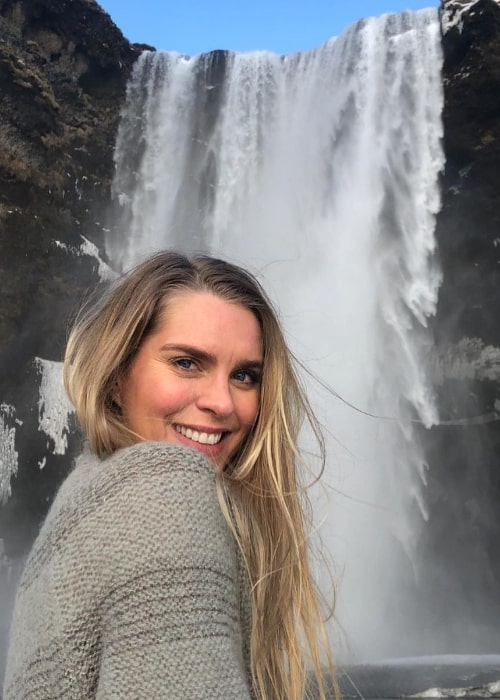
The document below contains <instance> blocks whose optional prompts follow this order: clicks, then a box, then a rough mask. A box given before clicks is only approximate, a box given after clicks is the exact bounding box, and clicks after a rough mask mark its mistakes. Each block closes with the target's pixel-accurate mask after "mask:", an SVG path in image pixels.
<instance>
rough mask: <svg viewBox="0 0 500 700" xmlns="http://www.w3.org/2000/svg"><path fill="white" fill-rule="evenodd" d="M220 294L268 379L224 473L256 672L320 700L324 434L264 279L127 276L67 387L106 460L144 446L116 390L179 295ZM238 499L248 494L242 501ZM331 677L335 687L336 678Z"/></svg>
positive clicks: (273, 690)
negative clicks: (310, 437)
mask: <svg viewBox="0 0 500 700" xmlns="http://www.w3.org/2000/svg"><path fill="white" fill-rule="evenodd" d="M185 290H190V291H200V292H201V291H202V292H210V293H212V294H215V295H216V296H218V297H220V298H222V299H224V300H226V301H229V302H233V303H237V304H240V305H242V306H244V307H245V308H247V309H249V310H250V311H251V312H252V313H253V314H254V315H255V317H256V318H257V320H258V322H259V325H260V328H261V334H262V343H263V355H264V363H263V376H262V384H261V395H260V406H259V413H258V417H257V421H256V424H255V426H254V428H253V430H252V431H251V433H250V434H249V436H248V437H247V439H246V440H245V442H244V443H243V444H242V445H241V446H240V448H239V449H238V450H237V453H236V454H235V455H233V456H232V458H231V464H229V465H227V469H226V470H225V471H224V473H223V476H222V478H223V480H224V481H225V483H226V487H228V488H225V492H228V493H229V494H232V496H231V495H230V496H229V499H230V500H229V503H228V504H227V505H228V507H226V508H223V510H224V513H225V516H226V518H227V520H228V523H229V525H230V527H231V528H232V530H233V532H234V535H235V537H236V539H237V541H238V544H239V546H240V548H241V551H242V553H243V556H244V558H245V561H246V565H247V569H248V573H249V576H250V581H251V586H252V633H251V650H250V651H251V654H250V656H251V669H252V677H253V684H254V688H255V692H256V693H257V696H258V697H259V698H261V699H262V700H271V698H273V699H274V698H277V699H279V700H300V699H301V698H303V697H304V696H305V693H306V686H307V682H308V674H309V669H308V666H312V669H311V670H312V672H313V674H314V675H315V676H316V678H315V684H316V686H317V688H316V692H317V697H319V698H321V699H323V698H326V696H327V685H328V684H330V685H333V689H334V692H335V693H337V688H336V684H335V679H334V673H333V667H332V663H331V658H330V653H329V648H328V642H327V637H326V634H325V629H324V625H323V619H322V611H321V606H320V598H319V594H318V592H317V589H316V586H315V583H314V581H313V577H312V574H311V570H310V564H309V538H308V526H309V524H308V526H307V527H306V518H307V517H308V513H309V510H308V509H309V503H308V499H307V494H306V491H305V488H304V487H303V486H302V485H301V484H300V483H299V479H298V471H299V470H298V466H299V465H300V463H301V462H302V458H301V455H300V452H299V450H298V447H297V441H298V436H299V431H300V430H301V427H302V425H303V423H304V421H306V422H308V423H309V425H310V426H311V428H312V431H313V434H314V435H315V436H316V439H317V442H318V446H319V451H320V453H321V457H322V463H323V462H324V445H323V439H322V435H321V430H320V428H319V426H318V423H317V421H316V419H315V417H314V414H313V412H312V410H311V408H310V406H309V403H308V401H307V398H306V395H305V392H304V390H303V389H302V387H301V384H300V382H299V379H298V377H297V373H296V371H295V369H294V363H293V358H292V356H291V353H290V351H289V349H288V347H287V345H286V342H285V339H284V336H283V332H282V330H281V327H280V324H279V321H278V318H277V314H276V312H275V311H274V309H273V306H272V304H271V302H270V301H269V299H268V297H267V295H266V294H265V292H264V290H263V289H262V287H261V286H260V285H259V283H258V282H257V281H256V279H255V278H254V277H253V276H252V275H251V274H249V273H248V272H247V271H245V270H243V269H242V268H240V267H238V266H236V265H233V264H230V263H228V262H225V261H222V260H218V259H216V258H211V257H207V256H198V257H195V258H193V259H191V260H190V259H188V258H187V257H186V256H184V255H181V254H179V253H175V252H172V251H166V252H162V253H158V254H156V255H154V256H152V257H151V258H149V259H148V260H146V261H145V262H144V263H142V264H140V265H138V266H137V267H136V268H135V269H133V270H132V271H131V272H129V273H128V274H126V275H124V276H123V277H122V278H120V279H119V280H118V281H117V282H116V283H114V284H113V285H112V286H111V288H110V289H109V290H108V292H107V293H105V294H104V295H103V296H101V297H100V298H99V300H98V301H97V302H96V303H94V304H91V305H87V306H86V307H85V308H84V309H83V310H82V311H81V312H80V315H79V317H78V318H77V319H76V323H75V325H74V327H73V330H72V332H71V334H70V337H69V340H68V344H67V349H66V356H65V361H64V381H65V386H66V390H67V392H68V395H69V397H70V399H71V401H72V402H73V404H74V406H75V408H76V411H77V414H78V418H79V421H80V424H81V426H82V428H83V430H84V432H85V433H86V436H87V438H88V440H89V443H90V447H91V449H92V450H93V451H94V452H95V453H96V454H97V455H99V456H100V457H104V456H106V455H108V454H111V453H112V452H114V451H115V450H116V449H118V448H121V447H125V446H127V445H130V444H133V443H134V442H137V436H135V435H133V434H132V433H131V432H130V431H129V430H128V429H127V428H126V427H125V425H124V424H123V422H122V418H121V413H120V409H119V407H118V406H117V404H116V401H115V397H116V387H117V385H118V383H119V382H120V380H121V379H122V378H124V377H125V375H126V373H127V370H128V368H129V366H130V363H131V362H132V360H133V358H134V357H135V355H136V353H137V351H138V350H139V348H140V346H141V344H142V342H143V340H144V339H145V338H146V337H147V336H148V335H149V334H150V333H152V332H153V331H154V330H155V328H156V326H157V324H158V322H159V319H160V317H161V314H162V310H163V309H164V307H165V303H166V302H167V301H168V298H169V296H170V295H171V294H173V293H175V292H178V291H185ZM236 494H237V496H236ZM325 668H326V670H327V671H329V672H328V673H327V674H326V675H327V676H329V681H328V683H327V681H325V673H324V671H325Z"/></svg>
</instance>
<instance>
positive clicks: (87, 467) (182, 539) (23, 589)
mask: <svg viewBox="0 0 500 700" xmlns="http://www.w3.org/2000/svg"><path fill="white" fill-rule="evenodd" d="M249 635H250V611H249V599H248V585H247V580H246V574H245V573H244V568H243V566H242V564H241V558H240V556H239V554H238V551H237V545H236V543H235V541H234V538H233V536H232V534H231V531H230V529H229V528H228V526H227V524H226V522H225V520H224V517H223V515H222V512H221V509H220V506H219V502H218V499H217V495H216V488H215V473H214V469H213V466H212V465H211V464H210V463H209V462H207V461H206V460H205V459H204V458H203V456H202V455H200V454H199V453H197V452H193V451H191V450H188V449H185V448H180V447H177V446H173V445H168V444H166V443H141V444H138V445H135V446H133V447H130V448H127V449H124V450H120V451H118V452H116V453H115V454H114V455H113V456H112V457H110V458H108V459H106V460H105V461H103V462H101V461H99V460H97V459H96V458H90V459H81V460H80V461H79V463H78V464H77V466H76V468H75V470H74V471H73V472H72V473H71V474H70V476H69V477H68V479H67V480H66V481H65V483H64V484H63V486H62V487H61V489H60V491H59V493H58V495H57V497H56V499H55V502H54V504H53V506H52V508H51V510H50V512H49V514H48V516H47V519H46V521H45V523H44V525H43V528H42V530H41V532H40V535H39V537H38V539H37V541H36V542H35V545H34V547H33V549H32V552H31V554H30V557H29V559H28V562H27V565H26V569H25V571H24V574H23V577H22V579H21V583H20V586H19V590H18V594H17V600H16V607H15V611H14V617H13V622H12V628H11V636H10V646H9V654H8V662H7V672H6V677H5V686H4V700H24V699H26V700H27V699H28V698H29V699H30V700H58V699H61V700H63V699H64V700H73V699H74V700H77V699H78V700H84V699H85V698H98V699H99V700H104V699H105V700H118V698H120V699H121V698H123V699H127V700H132V699H134V700H142V699H145V700H146V699H148V700H150V699H151V700H155V699H156V698H168V699H171V700H177V699H178V700H180V699H181V698H182V699H183V700H185V699H188V698H189V699H190V700H195V699H197V698H199V699H201V698H203V699H206V698H217V700H226V699H227V700H229V699H230V698H231V699H232V698H234V699H235V700H236V698H237V699H238V700H245V699H246V698H250V697H252V691H251V687H250V686H251V682H250V678H249V663H248V648H249Z"/></svg>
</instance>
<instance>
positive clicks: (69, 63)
mask: <svg viewBox="0 0 500 700" xmlns="http://www.w3.org/2000/svg"><path fill="white" fill-rule="evenodd" d="M0 36H1V43H0V92H1V94H2V99H1V100H0V275H1V280H2V294H1V298H0V337H1V339H2V342H1V344H0V363H1V366H2V370H3V371H2V372H1V373H0V442H2V447H1V448H0V475H1V476H0V499H1V498H2V497H3V498H5V497H6V496H7V495H8V491H9V483H8V482H9V480H10V478H9V477H10V471H12V469H15V465H16V464H17V463H18V464H19V465H20V467H19V470H18V474H17V478H14V479H12V480H11V483H12V497H11V498H9V500H8V502H7V504H6V505H4V507H3V508H2V509H1V511H0V513H1V514H0V530H1V532H0V537H1V538H3V540H4V545H5V548H6V551H7V553H8V554H12V555H15V554H18V553H20V552H22V551H24V549H25V548H26V546H27V544H28V543H29V541H30V540H31V539H32V537H33V534H34V532H35V531H36V528H37V527H38V523H39V521H40V517H41V516H42V515H43V513H44V512H45V510H46V508H47V504H48V501H49V500H50V499H51V497H52V495H53V491H54V488H55V486H56V483H58V482H59V481H60V479H61V478H62V476H63V475H64V473H65V472H66V470H67V464H68V459H67V457H65V456H64V455H58V454H55V455H54V454H53V452H54V451H55V452H64V444H62V445H59V446H57V445H54V444H53V441H54V438H52V439H51V437H50V429H49V431H48V434H47V433H45V432H42V431H40V430H39V415H38V413H40V412H41V413H43V410H44V407H43V406H42V405H39V395H38V386H39V384H40V374H41V373H42V372H43V371H44V370H47V369H48V368H49V369H50V367H51V365H50V362H51V361H56V360H60V359H61V356H62V352H63V349H64V344H65V337H66V333H67V327H68V322H69V318H70V315H71V314H72V313H73V312H74V310H75V309H76V307H77V306H78V304H79V302H80V300H81V297H82V294H83V290H85V289H87V288H88V286H89V284H92V282H93V281H97V280H98V279H99V272H102V271H103V269H104V270H105V266H104V265H103V263H102V262H100V260H99V254H98V251H97V248H95V245H94V244H99V243H100V241H101V240H102V236H103V228H104V227H105V217H106V211H107V206H108V201H109V192H110V183H111V178H112V173H113V147H114V141H115V135H116V130H117V123H118V119H119V112H120V108H121V105H122V103H123V100H124V97H125V89H126V83H127V79H128V75H129V72H130V69H131V66H132V63H133V61H134V60H135V58H136V57H137V55H138V54H139V52H140V50H141V47H136V46H130V45H129V43H128V42H127V41H126V40H125V39H124V37H123V36H122V34H121V33H120V31H119V30H118V29H117V28H116V27H115V26H114V24H113V23H112V21H111V19H110V18H109V16H108V15H107V14H106V13H105V12H103V10H101V8H100V7H99V6H98V5H97V4H96V3H95V2H94V1H93V0H0ZM34 358H41V360H42V362H40V361H37V360H34ZM37 407H38V409H39V410H38V411H37ZM59 418H60V417H59ZM46 419H47V420H48V421H49V423H50V422H51V421H52V422H53V420H54V419H55V418H54V416H50V415H49V414H46ZM13 431H15V443H14V442H13V437H14V432H13ZM62 442H63V443H64V435H63V436H62ZM57 447H59V449H57ZM47 448H49V449H47ZM50 448H52V449H50ZM72 449H73V448H72V447H71V445H70V446H69V451H70V452H71V451H72ZM16 453H17V454H16ZM9 463H10V466H9ZM41 467H43V470H42V469H41ZM14 523H15V525H14Z"/></svg>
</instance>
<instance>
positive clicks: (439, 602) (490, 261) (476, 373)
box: [420, 0, 500, 653]
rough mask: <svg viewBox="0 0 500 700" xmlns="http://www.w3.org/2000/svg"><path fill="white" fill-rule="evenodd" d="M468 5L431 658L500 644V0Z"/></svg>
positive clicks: (451, 103) (435, 522) (450, 97)
mask: <svg viewBox="0 0 500 700" xmlns="http://www.w3.org/2000/svg"><path fill="white" fill-rule="evenodd" d="M467 5H468V6H469V7H466V6H467ZM470 5H471V4H470V3H464V2H453V1H446V0H445V1H444V2H442V6H441V14H442V20H443V30H444V34H443V48H444V68H443V84H444V95H445V105H444V113H443V120H444V148H445V153H446V168H445V171H444V173H443V178H442V197H443V201H442V211H441V212H440V214H439V216H438V219H437V229H436V237H437V241H438V248H439V256H440V259H441V264H442V268H443V275H444V277H443V284H442V286H441V289H440V294H439V303H438V310H437V315H436V317H435V319H434V320H433V323H432V327H433V332H434V336H435V338H436V353H437V363H436V365H437V366H436V375H435V379H436V389H437V393H438V398H439V406H440V417H441V420H442V424H441V425H439V426H437V427H434V428H432V429H431V430H430V431H423V433H424V434H423V436H422V437H423V440H424V444H425V445H426V452H427V459H428V464H429V470H428V486H427V501H428V505H429V522H428V524H427V526H426V527H425V529H424V536H423V540H422V543H421V546H422V548H423V549H424V551H425V552H426V556H424V557H423V560H424V561H425V562H427V563H426V565H425V566H424V568H423V570H422V571H421V572H420V576H421V581H422V582H423V583H422V588H421V595H422V596H423V598H424V599H425V600H427V601H428V604H427V606H426V608H427V610H428V618H429V619H428V621H427V622H428V627H429V629H430V630H438V631H437V633H434V632H433V640H434V644H435V649H434V650H433V649H429V653H432V651H434V652H435V653H442V652H443V651H448V652H456V653H471V652H474V651H476V652H477V653H484V652H487V651H490V652H491V651H494V650H495V649H498V643H499V637H498V632H495V625H493V624H492V621H493V620H496V619H498V615H499V614H500V556H499V553H498V541H499V539H500V508H499V503H500V458H499V456H500V422H499V421H500V324H499V321H498V318H499V308H500V166H499V164H500V98H499V95H500V5H499V4H498V2H495V1H494V0H478V2H476V3H474V4H473V5H472V6H470ZM424 609H425V608H424ZM463 630H469V632H468V634H463ZM472 647H474V648H472Z"/></svg>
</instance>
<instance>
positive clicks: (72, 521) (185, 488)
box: [38, 442, 224, 542]
mask: <svg viewBox="0 0 500 700" xmlns="http://www.w3.org/2000/svg"><path fill="white" fill-rule="evenodd" d="M194 514H196V517H197V519H198V520H200V519H201V520H203V519H205V520H207V525H208V524H209V523H210V525H211V526H212V527H219V528H221V527H222V528H223V527H224V525H223V524H222V522H223V516H222V511H221V508H220V505H219V501H218V498H217V489H216V473H215V469H214V466H213V465H212V464H211V463H210V462H208V461H207V460H206V459H205V457H204V456H203V455H201V454H200V453H198V452H195V451H194V450H190V449H189V448H185V447H179V446H177V445H171V444H168V443H155V442H142V443H138V444H136V445H133V446H131V447H127V448H123V449H121V450H118V451H117V452H115V453H113V454H112V455H111V456H110V457H107V458H106V459H103V460H101V459H99V458H98V457H96V456H95V455H92V454H91V453H90V452H86V453H83V454H82V455H81V456H80V457H79V458H78V459H77V462H76V464H75V467H74V469H73V471H72V472H71V473H70V475H69V476H68V477H67V479H66V480H65V481H64V482H63V484H62V486H61V488H60V489H59V492H58V494H57V495H56V498H55V500H54V502H53V504H52V507H51V509H50V511H49V513H48V515H47V518H46V520H45V522H44V524H43V526H42V529H41V531H40V535H39V538H38V540H39V541H40V540H42V541H43V540H47V539H49V540H52V539H53V538H54V537H55V536H56V535H55V534H54V533H57V537H58V538H59V539H64V540H65V541H67V542H68V541H71V538H70V537H69V538H68V535H69V534H70V533H74V532H78V533H79V537H80V538H81V537H84V536H85V533H88V536H89V537H92V539H93V540H97V539H101V540H102V539H103V538H106V537H107V536H111V534H112V532H117V533H121V534H120V536H123V530H124V524H125V523H127V524H128V523H130V527H132V521H133V529H134V531H135V532H136V533H137V532H138V531H139V530H140V528H141V527H144V528H145V529H147V530H149V531H151V529H152V528H153V527H158V528H159V529H163V530H165V528H169V529H170V530H174V529H177V530H178V529H179V528H178V527H177V524H178V523H179V522H182V521H186V520H188V521H192V518H193V515H194ZM128 529H129V528H128V526H127V530H128ZM117 536H118V535H117Z"/></svg>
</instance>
